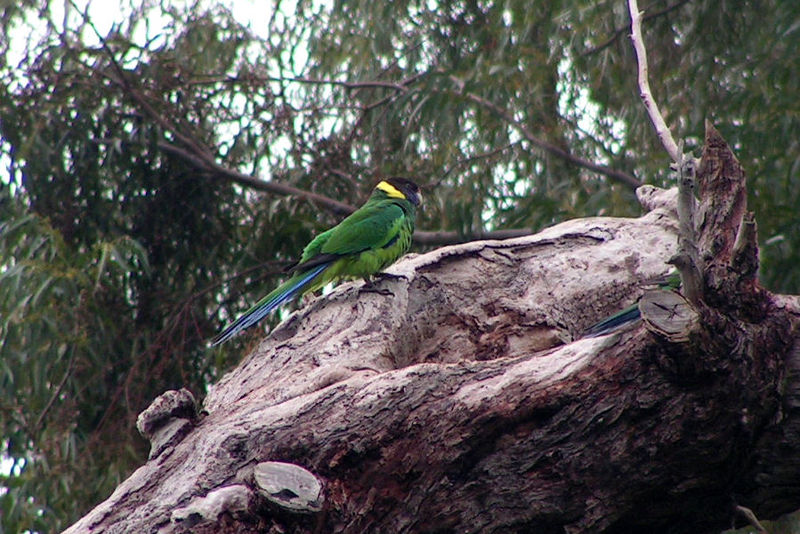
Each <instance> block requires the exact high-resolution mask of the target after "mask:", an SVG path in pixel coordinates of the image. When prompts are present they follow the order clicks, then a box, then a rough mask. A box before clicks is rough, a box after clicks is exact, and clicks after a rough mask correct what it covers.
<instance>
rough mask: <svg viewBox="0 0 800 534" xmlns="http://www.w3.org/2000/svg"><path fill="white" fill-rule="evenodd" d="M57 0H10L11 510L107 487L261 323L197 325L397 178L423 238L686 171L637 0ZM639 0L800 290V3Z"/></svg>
mask: <svg viewBox="0 0 800 534" xmlns="http://www.w3.org/2000/svg"><path fill="white" fill-rule="evenodd" d="M56 4H58V5H56ZM66 5H67V12H66V13H64V11H63V9H64V4H63V3H50V2H45V3H44V4H42V3H41V2H32V1H29V0H27V1H23V2H19V1H17V2H8V1H4V2H0V26H1V27H0V32H2V35H5V36H9V38H8V39H2V40H0V79H1V80H2V83H0V91H1V92H2V93H0V134H2V139H1V140H0V162H1V163H2V165H3V168H4V170H5V172H4V173H3V177H2V182H1V187H0V225H1V226H0V251H1V252H2V263H0V337H2V341H0V343H1V344H0V353H2V354H1V355H0V366H2V375H0V376H1V377H0V388H2V394H1V395H0V421H1V422H2V441H1V443H2V451H3V454H4V457H5V461H4V463H5V465H10V466H12V468H11V469H12V475H11V476H7V477H4V479H3V481H2V485H3V486H4V487H5V489H4V490H3V492H0V506H2V512H0V517H2V519H0V521H2V529H5V530H7V531H11V532H13V531H22V530H24V529H32V530H39V531H48V530H54V529H59V528H62V527H65V526H66V525H67V524H69V523H70V522H72V521H73V520H75V519H76V518H77V517H78V516H80V515H81V514H82V513H83V512H85V511H86V510H87V509H88V508H89V507H91V506H92V505H93V504H95V503H96V502H98V501H99V500H100V499H102V498H104V497H105V496H107V495H108V493H109V492H110V491H111V489H113V487H114V486H115V485H116V484H117V483H118V481H119V480H120V479H121V478H122V477H125V476H126V475H127V474H129V473H130V472H131V470H132V469H133V468H134V467H135V466H136V465H137V464H139V463H141V462H142V461H143V459H144V458H145V455H146V450H145V443H144V441H143V440H141V439H140V438H139V437H138V436H136V435H135V431H134V430H133V422H134V420H135V417H136V415H137V413H138V412H139V411H141V410H142V409H143V408H144V407H146V406H147V404H148V403H149V401H150V400H152V398H153V397H155V396H156V395H157V394H159V393H160V392H162V391H164V390H165V389H168V388H175V387H181V386H187V387H189V388H190V389H192V390H193V391H194V392H195V393H197V394H200V395H202V393H203V391H204V390H205V388H206V387H207V385H208V384H209V383H211V382H213V381H214V380H215V379H216V377H218V376H219V374H220V373H221V372H222V371H223V370H224V369H226V368H227V367H228V366H229V365H230V363H231V360H232V359H233V358H234V355H238V354H241V352H242V351H243V350H244V343H245V342H247V341H248V340H254V339H256V338H257V337H258V336H259V334H260V333H259V332H256V333H255V334H254V335H253V336H251V337H250V338H246V337H244V338H240V339H239V340H238V341H237V342H236V343H231V344H230V345H228V346H226V347H224V348H223V349H220V350H216V351H209V350H207V349H206V345H205V342H206V340H207V339H208V338H210V337H211V336H212V335H213V334H214V333H215V332H217V331H218V329H219V328H220V326H221V325H222V324H223V323H224V322H225V320H226V319H228V318H230V317H231V316H232V315H234V314H236V313H237V312H238V311H241V310H242V309H243V308H244V307H245V306H246V303H247V302H253V301H254V300H255V299H256V298H257V297H259V296H261V295H262V294H264V293H265V292H266V291H267V290H268V289H269V288H270V287H271V286H273V285H274V284H275V283H276V281H277V280H278V277H279V275H280V271H281V268H282V267H283V266H285V265H286V264H287V263H288V262H289V261H291V260H292V259H294V258H295V257H296V256H297V254H298V252H299V251H300V249H301V248H302V246H303V245H304V244H305V243H306V242H307V241H308V240H309V239H310V237H311V236H312V235H313V234H314V233H315V232H317V231H319V230H320V229H323V228H325V227H328V226H330V225H332V224H333V223H335V222H336V221H337V220H338V219H340V218H341V216H342V215H343V213H345V212H346V210H347V206H357V205H359V204H360V203H361V202H362V201H363V200H364V199H365V198H366V196H367V194H368V192H369V190H370V189H371V187H372V185H373V184H374V183H375V181H376V179H377V178H378V177H380V176H384V175H397V174H400V175H408V176H411V177H414V178H415V180H417V181H418V182H419V183H421V184H424V186H425V189H426V190H425V197H426V205H425V209H424V211H423V213H422V215H421V217H420V220H419V221H418V226H419V227H420V228H421V229H422V230H427V231H428V232H426V233H421V234H419V236H418V240H417V247H418V248H419V249H424V248H426V247H433V246H436V245H441V244H444V243H447V242H454V241H456V240H466V239H470V238H475V237H478V236H481V235H485V234H486V233H487V232H503V231H506V230H524V231H526V232H528V231H535V230H537V229H540V228H542V227H544V226H547V225H550V224H552V223H554V222H556V221H560V220H564V219H567V218H572V217H581V216H587V215H596V214H605V215H636V214H637V212H638V211H637V210H638V208H637V205H636V203H635V200H634V196H633V190H634V187H635V185H636V184H637V183H653V184H656V185H666V184H669V183H670V176H669V175H668V173H667V172H666V168H667V165H668V163H669V162H668V159H667V156H666V155H665V153H664V151H663V150H662V149H661V147H660V145H659V143H658V140H657V138H656V136H655V134H654V133H653V129H652V127H651V125H650V123H649V119H648V118H647V117H646V115H645V113H644V110H643V107H642V106H641V103H640V101H639V97H638V89H637V86H636V68H635V63H634V57H633V51H632V49H631V47H630V43H629V40H628V39H627V33H628V31H629V30H628V15H627V11H626V7H625V5H624V2H589V1H583V2H565V1H558V0H556V1H550V2H537V3H535V4H531V2H529V1H522V0H509V1H506V2H492V1H477V0H466V1H461V2H433V1H399V2H391V3H390V2H375V1H364V0H356V1H347V2H345V1H343V0H340V1H334V2H326V3H309V2H296V3H285V2H281V3H276V5H272V6H264V5H262V4H252V5H251V4H248V5H249V6H250V11H249V12H247V13H242V12H241V11H240V10H238V8H237V10H236V11H234V9H233V7H232V6H229V5H227V4H224V3H223V4H219V5H217V4H211V3H208V2H198V3H194V4H179V5H173V6H170V5H166V4H164V3H159V2H150V1H146V0H131V1H130V2H129V3H128V4H126V5H124V6H122V8H121V9H120V11H119V12H118V13H116V15H115V18H114V21H113V24H112V25H110V26H107V27H101V25H100V24H99V22H97V21H95V20H94V19H93V18H92V17H93V16H95V15H96V13H97V12H96V11H95V10H92V9H89V10H87V11H86V12H84V11H83V9H84V7H83V4H81V5H78V4H73V3H70V2H68V3H67V4H66ZM642 8H643V9H644V12H645V19H644V32H645V39H646V44H647V47H648V54H649V58H650V76H651V80H652V85H653V87H654V92H655V98H656V99H657V100H658V102H659V103H660V104H661V106H662V108H663V111H664V112H665V115H666V120H667V123H668V124H669V125H670V126H672V128H673V131H674V133H675V135H676V137H677V138H681V139H686V140H687V147H688V148H689V149H692V148H697V145H698V143H699V137H698V136H699V135H700V132H702V131H703V121H704V119H706V118H709V119H711V120H712V121H713V122H714V123H716V124H717V125H718V127H719V128H720V129H721V130H722V132H723V134H724V135H725V137H726V138H727V139H728V140H730V141H731V143H732V145H733V146H735V147H736V148H737V150H738V151H739V155H740V159H741V161H742V163H743V165H744V167H745V168H746V169H747V170H748V172H749V174H750V180H751V181H750V184H751V198H750V208H751V209H753V210H754V211H755V212H756V215H757V218H758V222H759V230H760V235H761V236H762V240H763V242H762V243H761V245H762V256H763V272H762V279H763V281H764V284H765V285H766V286H768V287H769V288H771V289H773V290H775V291H779V292H795V293H796V292H797V291H798V289H800V271H798V269H797V268H796V265H798V264H800V253H799V252H798V247H800V228H799V227H798V226H799V225H800V222H799V221H798V218H797V217H796V215H795V214H796V206H798V205H800V198H798V197H800V187H798V166H800V149H799V148H798V139H800V120H798V104H797V98H796V95H797V94H798V92H799V91H798V89H800V87H798V84H800V78H798V76H797V72H799V71H800V65H798V63H800V58H798V55H797V53H796V50H798V48H800V23H798V21H800V4H798V3H797V2H792V1H787V0H771V1H758V2H757V1H745V2H741V1H735V2H734V1H711V0H691V1H690V0H670V1H662V0H654V1H653V2H651V3H649V4H647V5H643V6H642ZM754 21H757V23H754ZM254 179H255V180H254ZM512 233H513V232H512ZM494 235H504V234H502V233H498V234H494ZM273 320H276V319H273Z"/></svg>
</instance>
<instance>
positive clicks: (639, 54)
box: [628, 0, 681, 163]
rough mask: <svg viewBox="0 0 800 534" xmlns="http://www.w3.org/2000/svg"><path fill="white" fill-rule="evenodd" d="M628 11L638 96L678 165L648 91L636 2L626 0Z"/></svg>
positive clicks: (674, 147) (676, 152)
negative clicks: (637, 68)
mask: <svg viewBox="0 0 800 534" xmlns="http://www.w3.org/2000/svg"><path fill="white" fill-rule="evenodd" d="M628 11H629V12H630V15H631V40H632V41H633V49H634V50H635V51H636V60H637V63H638V66H639V70H638V74H639V91H640V93H639V96H640V97H641V99H642V102H644V107H645V108H646V109H647V114H648V115H649V116H650V120H651V121H652V123H653V126H654V127H655V129H656V134H658V138H659V139H660V140H661V144H662V145H663V146H664V149H665V150H666V151H667V154H669V157H670V158H672V161H674V162H676V163H680V161H681V153H680V150H679V149H678V145H677V143H675V139H674V138H673V137H672V132H670V130H669V128H668V127H667V124H666V123H665V122H664V117H663V116H662V115H661V111H660V110H659V109H658V104H657V103H656V101H655V99H654V98H653V93H652V91H651V90H650V81H649V80H648V76H647V50H646V49H645V46H644V39H643V38H642V21H641V13H639V6H638V3H637V1H636V0H628Z"/></svg>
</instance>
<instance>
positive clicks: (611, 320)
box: [583, 302, 641, 337]
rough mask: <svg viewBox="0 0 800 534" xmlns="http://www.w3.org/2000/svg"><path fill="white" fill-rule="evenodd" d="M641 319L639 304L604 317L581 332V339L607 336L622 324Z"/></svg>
mask: <svg viewBox="0 0 800 534" xmlns="http://www.w3.org/2000/svg"><path fill="white" fill-rule="evenodd" d="M639 317H641V313H639V303H638V302H637V303H636V304H634V305H633V306H628V307H627V308H625V309H624V310H622V311H619V312H617V313H615V314H614V315H612V316H611V317H606V318H605V319H603V320H602V321H600V322H599V323H595V324H593V325H592V326H590V327H589V328H587V329H586V330H584V331H583V337H599V336H604V335H606V334H609V333H611V332H613V331H614V330H616V329H617V328H619V327H621V326H622V325H624V324H628V323H632V322H633V321H636V320H637V319H639Z"/></svg>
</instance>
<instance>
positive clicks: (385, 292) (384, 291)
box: [360, 278, 393, 297]
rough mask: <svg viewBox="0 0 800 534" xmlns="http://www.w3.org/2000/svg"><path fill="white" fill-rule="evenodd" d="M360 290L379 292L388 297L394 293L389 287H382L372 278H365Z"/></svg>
mask: <svg viewBox="0 0 800 534" xmlns="http://www.w3.org/2000/svg"><path fill="white" fill-rule="evenodd" d="M360 291H362V292H364V293H377V294H379V295H383V296H386V297H389V296H391V295H393V293H392V292H391V291H389V290H388V289H382V288H380V287H378V286H376V285H375V284H374V283H373V282H372V280H370V279H369V278H364V285H363V286H361V290H360Z"/></svg>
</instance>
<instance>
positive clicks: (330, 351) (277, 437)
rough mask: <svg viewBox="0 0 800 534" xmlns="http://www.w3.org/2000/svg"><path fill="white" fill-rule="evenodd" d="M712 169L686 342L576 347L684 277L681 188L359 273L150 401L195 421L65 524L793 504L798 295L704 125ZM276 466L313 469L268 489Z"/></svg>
mask: <svg viewBox="0 0 800 534" xmlns="http://www.w3.org/2000/svg"><path fill="white" fill-rule="evenodd" d="M698 180H699V183H700V191H701V193H702V196H701V203H700V213H702V216H703V218H702V223H701V224H700V225H699V226H698V241H697V243H698V248H699V252H700V254H701V255H702V258H703V263H704V266H705V267H704V272H703V283H704V287H703V293H702V295H703V300H702V302H699V303H697V304H696V306H695V305H693V306H695V307H694V309H692V310H690V311H691V314H696V316H697V318H698V320H692V321H685V323H686V324H685V325H684V326H683V328H684V329H685V332H684V333H683V334H685V335H680V336H677V337H669V338H668V337H665V336H663V335H661V334H659V333H658V330H654V331H652V332H651V331H650V330H648V326H646V325H645V323H641V322H640V323H638V324H635V325H633V326H628V327H626V328H624V329H622V330H621V331H619V332H616V333H613V334H611V335H607V336H602V337H597V338H591V339H578V340H573V337H574V336H576V334H577V333H578V332H581V331H582V330H583V329H584V328H585V327H587V326H588V325H590V324H592V323H594V322H595V321H597V320H599V319H600V318H602V317H603V316H604V315H607V314H609V313H612V312H614V311H616V310H617V309H620V308H621V307H623V306H626V305H628V304H630V303H632V302H634V301H635V300H636V299H637V298H638V297H639V296H640V294H641V290H640V289H639V284H640V282H641V281H643V280H646V279H650V278H653V277H655V276H657V275H661V274H664V273H665V272H667V271H669V270H670V267H669V266H668V265H666V263H665V262H666V261H667V260H668V259H669V258H670V257H671V256H672V255H673V254H674V253H675V252H676V242H677V232H678V225H677V221H676V216H675V211H674V210H675V207H674V206H675V204H674V198H675V193H674V192H658V191H657V190H655V189H653V188H646V189H644V190H643V191H642V192H641V197H642V198H643V199H644V200H645V202H646V204H647V205H648V206H649V207H651V208H654V209H653V210H652V211H650V212H649V213H647V214H646V215H644V216H643V217H641V218H639V219H611V218H595V219H582V220H576V221H570V222H567V223H563V224H560V225H557V226H554V227H552V228H549V229H547V230H545V231H543V232H541V233H539V234H536V235H532V236H526V237H521V238H515V239H509V240H506V241H481V242H473V243H468V244H464V245H458V246H453V247H445V248H442V249H438V250H436V251H433V252H431V253H428V254H425V255H420V256H414V257H408V258H406V259H404V260H403V261H401V262H399V263H398V264H396V265H395V266H394V267H393V268H391V269H390V272H391V273H392V274H394V275H400V276H401V277H399V278H398V277H387V278H385V279H382V280H380V281H378V285H379V287H380V288H381V289H384V290H387V291H388V292H389V293H390V294H389V295H386V294H382V293H383V292H382V293H376V292H364V291H362V285H361V283H360V282H358V283H348V284H344V285H342V286H340V287H339V288H337V289H336V290H335V291H334V292H332V293H331V294H329V295H327V296H325V297H320V298H318V299H317V300H315V301H314V302H312V303H311V304H310V305H309V306H307V307H305V308H304V309H303V310H300V311H299V312H296V313H295V314H293V315H291V316H290V317H289V318H288V319H287V320H286V321H285V322H284V323H282V324H281V325H280V326H279V327H277V328H276V329H275V330H274V331H273V332H272V333H271V334H270V335H269V336H268V337H266V338H265V339H264V340H263V342H262V343H261V344H260V346H259V347H258V348H257V349H256V350H255V351H254V352H253V353H252V354H251V355H250V356H249V357H247V358H246V359H245V360H244V361H243V362H242V363H241V364H240V365H239V366H238V367H237V368H236V369H235V370H234V371H232V372H230V373H228V374H227V375H226V376H225V377H223V378H222V379H221V380H220V382H219V383H218V384H216V385H215V386H214V387H213V389H212V390H211V391H210V392H209V394H208V396H207V397H206V399H205V401H204V410H205V411H204V413H205V415H204V416H203V417H202V418H201V419H200V420H198V421H196V422H194V421H193V420H192V417H194V416H193V413H194V412H193V410H186V408H185V406H184V405H183V404H181V410H179V412H180V413H178V412H175V411H174V410H172V411H170V412H169V413H167V414H165V415H159V414H153V413H150V414H148V417H147V421H151V422H153V421H154V422H156V423H157V422H159V421H164V422H165V423H164V424H165V425H167V424H169V425H176V423H175V421H174V420H175V418H179V419H180V418H181V417H185V418H184V419H182V420H184V421H189V422H190V424H191V425H192V426H191V428H190V429H189V430H188V431H186V432H184V431H182V432H180V433H177V434H175V433H173V432H168V435H169V436H170V439H169V440H165V439H164V438H163V437H162V438H161V439H160V440H158V449H157V450H156V451H154V452H155V454H154V455H153V457H152V458H151V459H150V460H149V461H148V462H147V463H146V464H145V465H143V466H142V467H141V468H139V469H138V470H137V471H136V472H135V473H134V474H133V475H132V476H131V477H130V478H129V479H128V480H126V481H124V482H123V483H122V484H121V485H120V486H119V487H118V488H117V490H116V491H115V492H114V494H113V495H111V497H109V499H108V500H107V501H106V502H104V503H102V504H100V505H99V506H98V507H97V508H95V509H94V510H93V511H92V512H90V513H89V514H88V515H87V516H86V517H84V518H83V519H81V520H80V521H79V522H78V523H76V524H75V525H73V526H72V527H71V528H70V529H69V530H68V532H73V533H78V532H99V531H104V532H137V533H138V532H163V533H167V532H189V531H191V532H200V533H202V532H298V533H306V532H308V533H311V532H352V533H362V532H440V533H445V532H538V533H548V532H554V533H555V532H571V533H572V532H574V533H579V532H635V531H645V532H653V531H673V532H703V531H709V532H710V531H715V530H719V529H720V528H726V527H729V526H730V525H731V523H732V521H734V519H735V518H736V517H737V507H739V508H741V507H746V508H749V509H751V510H753V511H754V512H755V514H756V515H757V516H758V517H759V518H761V519H764V518H768V517H772V516H775V515H776V514H779V513H782V512H786V511H789V510H792V509H796V508H798V507H800V491H798V489H800V488H798V485H800V482H798V480H800V477H798V473H799V472H800V461H798V458H800V454H798V453H800V451H798V448H800V349H798V348H797V346H796V339H797V332H798V324H800V302H798V299H796V298H794V297H773V296H772V295H770V294H769V293H767V292H766V291H765V290H763V289H762V288H760V287H759V286H758V285H757V282H756V281H755V279H754V278H753V276H752V272H753V271H752V268H751V265H752V260H753V258H755V259H756V261H757V246H755V237H754V232H755V229H754V227H752V228H748V229H747V230H745V231H744V232H743V233H742V236H741V237H740V238H739V239H738V241H737V235H738V233H739V228H740V227H742V228H745V227H747V223H746V224H744V225H743V224H742V220H743V218H744V216H745V213H746V207H745V206H744V204H743V203H744V199H745V198H746V196H745V195H744V194H743V191H744V174H743V173H742V171H741V168H739V166H738V162H736V159H735V157H734V156H733V154H732V153H731V152H730V150H729V149H728V148H727V145H725V144H724V141H723V140H721V138H720V137H719V134H717V133H716V132H715V131H713V129H712V128H710V129H709V134H708V135H707V140H706V151H705V153H704V156H703V160H702V162H701V165H700V169H699V175H698ZM751 233H752V234H753V235H751ZM737 242H738V243H742V244H741V245H735V244H736V243H737ZM743 258H745V259H746V261H743ZM734 259H735V260H734ZM732 261H733V264H732V263H731V262H732ZM737 265H745V266H746V267H745V268H742V269H738V268H736V266H737ZM687 306H688V304H687ZM691 314H690V315H691ZM664 321H669V316H668V315H667V316H662V317H659V318H658V320H657V321H656V322H657V323H659V325H663V323H664ZM646 324H647V325H650V327H652V324H653V323H652V322H648V323H646ZM659 328H661V326H660V327H659ZM665 328H666V330H670V328H671V327H670V325H667V326H666V327H665ZM171 395H172V396H173V397H174V396H175V394H171ZM181 398H185V397H181ZM165 404H167V405H170V403H165ZM172 404H174V403H172ZM181 414H189V415H183V416H182V415H181ZM154 424H155V423H154ZM151 426H152V425H151ZM177 426H180V428H184V426H182V425H177ZM158 432H159V431H158V429H157V428H150V427H148V433H149V435H151V436H158V435H159V433H158ZM174 436H178V438H175V437H174ZM181 437H182V439H180V438H181ZM266 462H283V463H288V464H294V465H295V466H298V467H300V468H302V470H300V471H297V473H298V474H297V477H296V478H293V476H294V475H291V473H293V472H295V470H294V468H292V467H285V468H283V467H281V468H280V469H278V472H279V473H282V472H283V471H282V470H285V472H286V473H289V474H285V475H275V476H278V478H280V479H281V480H280V484H283V485H280V484H278V483H277V482H275V483H273V482H274V481H273V482H270V481H269V480H272V479H269V480H268V481H267V482H263V480H262V482H258V483H257V482H256V480H255V476H254V471H255V470H256V469H257V466H259V465H260V464H261V465H262V466H263V465H264V464H265V463H266ZM267 465H268V466H273V467H274V466H275V465H276V464H267ZM259 469H262V470H263V469H265V468H264V467H262V468H259ZM273 471H274V469H273ZM273 471H270V472H273ZM306 472H307V473H308V474H307V475H306V474H303V473H306ZM309 477H310V478H309ZM273 478H274V477H273ZM313 480H319V481H321V483H322V485H323V491H322V496H321V497H320V500H319V501H317V500H314V499H312V498H310V497H303V495H301V494H304V493H306V492H307V489H308V488H311V489H312V490H313V489H314V488H315V486H314V483H313ZM303 481H305V482H303ZM264 484H266V486H268V487H269V488H270V489H269V493H270V495H271V496H273V497H275V496H277V497H276V498H273V499H267V498H266V497H265V496H264V495H262V494H261V493H260V491H261V489H263V485H264ZM276 484H277V485H276ZM279 486H280V487H279ZM284 486H285V487H284ZM292 488H294V489H292ZM310 493H311V494H313V491H311V492H310ZM282 500H283V501H287V502H288V501H292V502H294V503H297V502H298V501H300V502H311V503H314V504H313V506H311V507H305V508H303V506H302V505H300V508H302V511H303V513H297V510H292V509H291V508H290V507H287V506H281V505H280V502H281V501H282ZM317 505H319V507H321V510H320V511H315V510H317V509H318V507H317ZM740 521H741V519H740Z"/></svg>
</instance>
